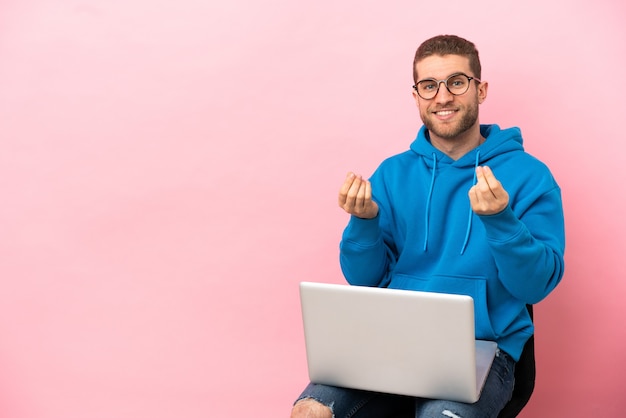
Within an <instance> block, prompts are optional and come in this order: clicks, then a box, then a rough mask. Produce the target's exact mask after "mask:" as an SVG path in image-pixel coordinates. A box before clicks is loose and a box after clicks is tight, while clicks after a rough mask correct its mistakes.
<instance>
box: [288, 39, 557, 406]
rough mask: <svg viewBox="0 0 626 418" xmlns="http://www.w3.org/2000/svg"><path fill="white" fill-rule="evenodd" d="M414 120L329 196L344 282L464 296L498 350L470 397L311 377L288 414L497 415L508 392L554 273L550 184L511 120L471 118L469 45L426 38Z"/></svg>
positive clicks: (476, 92)
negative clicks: (394, 391)
mask: <svg viewBox="0 0 626 418" xmlns="http://www.w3.org/2000/svg"><path fill="white" fill-rule="evenodd" d="M413 77H414V81H415V85H414V86H413V88H414V90H413V96H414V98H415V103H416V104H417V108H418V109H419V113H420V117H421V119H422V121H423V123H424V126H422V128H421V129H420V131H419V133H418V135H417V138H416V139H415V141H414V142H413V143H412V144H411V146H410V150H408V151H406V152H404V153H402V154H399V155H396V156H393V157H391V158H389V159H387V160H385V161H384V162H383V163H382V164H381V165H380V167H379V168H378V169H377V170H376V172H375V173H374V174H373V175H372V177H371V179H370V180H369V181H368V180H366V179H364V178H363V177H361V176H359V175H356V174H354V173H349V174H348V176H347V178H346V179H345V182H344V183H343V185H342V187H341V189H340V192H339V205H340V206H341V207H342V208H343V209H344V210H345V211H346V212H347V213H349V214H350V215H351V217H350V222H349V223H348V226H347V227H346V229H345V231H344V234H343V237H342V241H341V245H340V262H341V267H342V271H343V273H344V275H345V277H346V279H347V281H348V282H349V283H350V284H353V285H362V286H380V287H389V288H401V289H411V290H421V291H433V292H443V293H459V294H468V295H470V296H472V297H473V298H474V304H475V321H476V338H478V339H484V340H492V341H496V342H497V343H498V353H497V355H496V358H495V359H494V363H493V366H492V368H491V372H490V374H489V376H488V378H487V382H486V384H485V386H484V388H483V392H482V395H481V398H480V399H479V400H478V402H476V403H474V404H465V403H459V402H451V401H445V400H430V399H410V398H407V397H400V396H393V395H386V394H376V393H371V392H364V391H358V390H351V389H345V388H336V387H330V386H324V385H317V384H310V385H309V386H307V388H306V389H305V391H304V392H303V393H302V395H301V396H300V398H299V400H298V401H297V402H296V404H295V406H294V408H293V410H292V417H294V418H295V417H316V418H321V417H337V418H344V417H355V418H357V417H376V418H381V417H385V416H392V415H393V416H395V415H394V414H397V413H399V412H404V413H405V414H407V416H415V417H440V416H441V417H445V416H447V417H462V418H469V417H477V418H486V417H497V415H498V412H499V411H500V410H501V409H502V408H503V407H504V405H505V404H506V403H507V401H508V400H509V399H510V397H511V394H512V390H513V386H514V378H513V371H514V367H515V362H516V361H517V360H519V356H520V354H521V351H522V348H523V346H524V343H525V342H526V341H527V340H528V338H529V337H530V336H531V335H532V333H533V325H532V321H531V319H530V317H529V315H528V312H527V310H526V307H525V306H526V304H534V303H537V302H539V301H540V300H542V299H543V298H545V297H546V296H547V295H548V294H549V293H550V292H551V291H552V290H553V289H554V288H555V287H556V286H557V284H558V283H559V281H560V280H561V277H562V275H563V268H564V263H563V253H564V248H565V232H564V225H563V223H564V222H563V210H562V203H561V193H560V189H559V186H558V185H557V183H556V182H555V180H554V179H553V177H552V175H551V174H550V171H549V170H548V168H547V167H546V166H545V165H544V164H543V163H541V162H540V161H538V160H537V159H535V158H534V157H532V156H530V155H529V154H527V153H525V152H524V149H523V147H522V137H521V133H520V130H519V129H518V128H510V129H500V127H498V126H497V125H480V124H479V121H478V107H479V105H480V104H481V103H483V101H484V100H485V99H486V98H487V87H488V85H487V83H486V82H484V81H481V66H480V60H479V57H478V51H477V50H476V48H475V46H474V44H473V43H471V42H469V41H467V40H465V39H462V38H459V37H457V36H449V35H444V36H436V37H434V38H432V39H429V40H427V41H425V42H424V43H423V44H422V45H421V46H420V47H419V48H418V49H417V52H416V54H415V59H414V62H413Z"/></svg>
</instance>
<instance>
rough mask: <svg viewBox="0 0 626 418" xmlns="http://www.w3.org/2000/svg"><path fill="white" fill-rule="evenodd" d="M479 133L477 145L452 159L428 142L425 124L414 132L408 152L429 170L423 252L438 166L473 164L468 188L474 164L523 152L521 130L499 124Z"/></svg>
mask: <svg viewBox="0 0 626 418" xmlns="http://www.w3.org/2000/svg"><path fill="white" fill-rule="evenodd" d="M480 133H481V135H482V136H483V137H484V138H485V142H483V143H482V144H481V145H479V146H478V147H476V148H474V149H473V150H471V151H469V152H468V153H467V154H465V155H464V156H463V157H461V158H459V159H458V160H453V159H452V158H450V157H449V156H448V155H446V154H444V153H443V152H442V151H440V150H439V149H437V148H435V147H434V146H433V145H432V143H431V142H430V135H429V132H428V129H426V126H422V128H421V129H420V130H419V132H418V134H417V138H415V141H413V143H411V147H410V149H411V151H413V152H414V153H416V154H418V155H420V156H421V157H422V158H423V160H424V163H425V164H426V165H427V166H428V167H429V169H430V170H431V176H430V187H429V191H428V196H427V197H426V211H425V214H424V231H425V237H424V251H428V237H429V229H430V205H431V201H432V195H433V190H434V187H435V182H436V177H437V170H438V167H439V168H441V167H445V166H455V167H458V168H467V167H472V168H473V169H474V177H473V180H472V184H468V189H469V188H470V187H471V186H473V185H474V184H476V174H475V173H476V167H478V166H480V165H483V164H486V163H488V161H489V160H490V159H491V158H493V157H496V156H500V155H502V154H505V153H508V152H513V151H523V150H524V147H523V139H522V133H521V131H520V129H519V128H517V127H513V128H508V129H504V130H502V129H500V127H499V126H498V125H480ZM473 217H474V216H473V211H472V208H471V206H470V208H469V212H468V215H467V228H466V233H465V239H464V241H463V245H462V247H461V254H463V253H464V252H465V249H466V248H467V244H468V242H469V237H470V233H471V231H472V219H473Z"/></svg>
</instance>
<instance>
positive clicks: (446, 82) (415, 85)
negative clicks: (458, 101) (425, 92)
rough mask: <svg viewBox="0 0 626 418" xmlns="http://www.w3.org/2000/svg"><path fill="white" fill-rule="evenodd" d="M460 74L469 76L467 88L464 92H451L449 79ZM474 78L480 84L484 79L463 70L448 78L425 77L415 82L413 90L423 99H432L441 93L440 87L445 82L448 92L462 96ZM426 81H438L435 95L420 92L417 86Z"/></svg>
mask: <svg viewBox="0 0 626 418" xmlns="http://www.w3.org/2000/svg"><path fill="white" fill-rule="evenodd" d="M460 75H462V76H464V77H467V89H466V90H465V91H464V92H463V93H453V92H451V91H450V87H448V80H450V79H451V78H452V77H458V76H460ZM472 80H476V81H477V82H478V83H479V84H480V83H482V81H480V79H479V78H476V77H472V76H469V75H467V74H465V73H461V72H459V73H454V74H451V75H449V76H448V77H447V78H446V79H444V80H437V79H435V78H425V79H423V80H420V81H418V82H417V83H415V84H413V90H415V92H416V93H417V95H418V96H419V97H421V98H422V99H424V100H432V99H434V98H435V97H437V95H438V94H439V87H441V83H443V85H444V86H446V89H447V90H448V92H449V93H450V94H451V95H453V96H461V95H463V94H465V93H467V92H468V91H469V88H470V84H471V83H470V81H472ZM424 81H434V82H435V83H437V90H436V91H435V94H433V97H429V98H426V97H424V96H422V95H421V94H420V92H419V90H418V88H417V85H418V84H419V83H421V82H424Z"/></svg>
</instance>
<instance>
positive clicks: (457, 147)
mask: <svg viewBox="0 0 626 418" xmlns="http://www.w3.org/2000/svg"><path fill="white" fill-rule="evenodd" d="M471 131H472V130H469V131H466V132H464V133H463V134H461V135H458V136H455V137H454V138H442V137H439V136H437V135H433V133H432V132H430V143H431V144H432V145H433V146H434V147H435V148H437V149H438V150H439V151H441V152H443V153H444V154H446V155H447V156H448V157H450V158H452V159H453V160H458V159H459V158H461V157H462V156H464V155H465V154H467V153H468V152H470V151H471V150H473V149H474V148H476V147H478V146H479V145H481V144H482V143H483V142H485V138H484V137H483V136H482V135H481V134H480V129H476V131H475V132H471Z"/></svg>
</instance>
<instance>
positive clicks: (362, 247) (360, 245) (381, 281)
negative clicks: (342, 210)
mask: <svg viewBox="0 0 626 418" xmlns="http://www.w3.org/2000/svg"><path fill="white" fill-rule="evenodd" d="M380 218H381V217H380V214H379V215H378V216H376V218H374V219H361V218H357V217H356V216H352V217H350V222H349V223H348V226H347V227H346V229H345V230H344V232H343V236H342V239H341V243H340V246H339V248H340V253H339V262H340V265H341V270H342V272H343V274H344V276H345V278H346V280H347V281H348V283H350V284H352V285H359V286H379V287H384V286H386V285H387V284H388V283H387V281H388V279H387V278H388V272H389V271H390V270H392V267H393V265H394V264H395V263H394V261H393V260H395V257H394V256H393V251H392V249H391V248H390V247H389V246H388V245H387V244H386V243H385V239H384V234H383V230H382V228H381V227H380Z"/></svg>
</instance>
